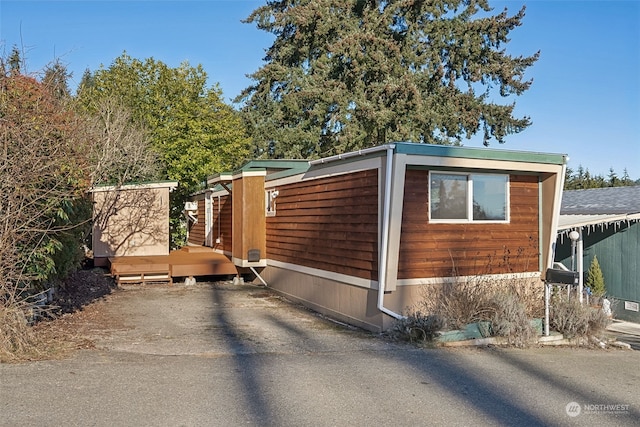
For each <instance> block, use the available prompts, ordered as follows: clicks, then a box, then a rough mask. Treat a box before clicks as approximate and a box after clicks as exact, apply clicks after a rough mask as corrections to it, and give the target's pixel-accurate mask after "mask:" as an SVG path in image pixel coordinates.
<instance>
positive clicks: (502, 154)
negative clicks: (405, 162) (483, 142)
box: [395, 142, 567, 165]
mask: <svg viewBox="0 0 640 427" xmlns="http://www.w3.org/2000/svg"><path fill="white" fill-rule="evenodd" d="M395 144H396V153H402V154H409V155H418V156H434V157H455V158H467V159H484V160H505V161H511V162H528V163H545V164H553V165H563V164H565V163H566V159H567V156H566V154H553V153H535V152H531V151H511V150H497V149H492V148H474V147H458V146H453V145H433V144H416V143H410V142H398V143H395Z"/></svg>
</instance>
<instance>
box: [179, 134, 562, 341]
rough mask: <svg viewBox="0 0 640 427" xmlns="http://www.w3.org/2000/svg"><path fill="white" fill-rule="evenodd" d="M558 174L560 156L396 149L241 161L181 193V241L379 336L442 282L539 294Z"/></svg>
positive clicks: (549, 260)
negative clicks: (184, 197) (515, 287)
mask: <svg viewBox="0 0 640 427" xmlns="http://www.w3.org/2000/svg"><path fill="white" fill-rule="evenodd" d="M565 167H566V156H565V155H562V154H548V153H533V152H518V151H508V150H496V149H486V148H465V147H453V146H442V145H428V144H414V143H403V142H400V143H394V144H387V145H383V146H378V147H372V148H369V149H365V150H360V151H356V152H351V153H345V154H341V155H337V156H332V157H328V158H322V159H318V160H314V161H310V162H300V161H283V160H273V161H268V160H265V161H259V162H257V161H254V162H250V163H248V164H247V165H245V167H243V168H242V169H241V170H239V171H236V172H234V173H230V174H222V175H217V176H214V177H212V178H211V179H210V180H209V186H210V188H209V189H208V190H206V191H205V192H202V193H199V194H195V195H194V196H193V202H196V203H197V215H195V216H194V218H193V220H192V222H193V224H192V225H191V226H190V227H191V228H190V236H189V241H190V242H191V243H192V244H203V243H204V244H205V245H210V246H212V247H214V248H215V249H216V250H217V251H221V252H223V253H225V254H227V256H229V257H232V258H233V260H234V262H235V264H236V265H237V266H240V267H246V268H252V269H253V271H254V272H256V273H257V274H259V276H260V279H261V280H263V281H264V282H265V283H267V284H268V285H269V286H270V287H271V288H273V289H275V290H277V291H278V292H280V293H282V294H284V295H286V296H287V297H289V298H290V299H293V300H295V301H298V302H301V303H303V304H305V305H307V306H309V307H311V308H313V309H315V310H317V311H319V312H321V313H325V314H328V315H331V316H333V317H335V318H338V319H341V320H344V321H346V322H348V323H351V324H354V325H357V326H360V327H363V328H366V329H369V330H373V331H381V330H385V329H388V328H389V327H391V326H392V325H393V324H394V320H395V318H397V317H398V316H399V313H402V312H404V311H405V310H406V309H407V307H410V306H412V305H413V304H415V303H416V302H417V301H418V300H419V298H421V296H422V294H423V293H424V291H425V287H428V286H433V285H437V284H439V283H443V282H446V281H450V280H452V279H460V280H466V278H471V277H474V276H476V275H489V276H495V277H497V278H500V277H521V278H525V279H527V280H529V279H530V280H531V281H532V283H533V285H534V286H539V287H540V289H542V286H543V285H542V279H541V278H542V277H543V272H544V271H545V270H546V268H548V267H550V266H551V265H552V264H553V244H554V243H555V238H556V227H557V220H558V216H559V213H560V199H561V194H562V181H563V177H564V172H565ZM258 176H259V178H257V177H258ZM248 177H251V178H255V182H253V184H256V186H255V188H254V187H253V186H252V188H251V191H249V192H248V191H247V183H246V182H245V180H246V179H247V178H248ZM258 181H259V182H258ZM259 187H260V190H259V191H258V188H259ZM239 198H241V200H238V199H239ZM231 199H232V200H231ZM207 200H209V201H207ZM208 206H211V209H209V208H208ZM191 207H195V206H191ZM198 224H200V225H198ZM196 226H198V227H201V229H198V228H196ZM207 236H211V237H210V238H208V237H207ZM505 258H508V260H507V262H505ZM490 260H493V262H490Z"/></svg>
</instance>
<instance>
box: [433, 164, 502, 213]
mask: <svg viewBox="0 0 640 427" xmlns="http://www.w3.org/2000/svg"><path fill="white" fill-rule="evenodd" d="M432 174H436V175H461V176H466V177H467V218H465V219H440V218H431V175H432ZM473 175H485V176H506V177H507V181H506V183H505V186H506V188H505V198H506V212H505V219H475V220H474V219H473V179H472V176H473ZM510 183H511V175H510V174H508V173H482V172H480V173H478V172H453V171H447V170H434V171H429V182H428V183H427V185H428V186H429V189H428V193H429V201H428V203H429V205H428V206H429V222H430V223H435V224H508V223H509V222H510V221H511V193H510V189H511V185H510Z"/></svg>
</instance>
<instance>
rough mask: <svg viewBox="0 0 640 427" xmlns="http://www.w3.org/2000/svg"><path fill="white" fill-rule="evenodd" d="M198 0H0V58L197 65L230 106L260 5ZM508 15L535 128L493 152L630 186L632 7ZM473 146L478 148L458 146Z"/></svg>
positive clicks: (636, 51) (81, 65)
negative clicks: (528, 61)
mask: <svg viewBox="0 0 640 427" xmlns="http://www.w3.org/2000/svg"><path fill="white" fill-rule="evenodd" d="M263 3H264V2H263V1H253V0H229V1H224V0H208V1H158V0H154V1H88V0H85V1H77V0H76V1H29V0H22V1H11V0H0V51H3V52H5V53H7V52H9V51H10V49H11V47H12V46H13V45H14V44H15V45H18V46H19V47H21V48H22V49H23V50H24V51H25V52H26V57H27V65H28V67H29V71H30V72H37V71H38V70H41V69H42V68H43V67H44V66H45V65H46V64H47V63H48V62H50V61H52V60H54V59H56V58H58V59H59V60H60V61H61V62H62V63H64V64H65V65H67V67H68V69H69V70H70V71H72V72H73V80H72V82H71V86H72V87H73V88H75V86H76V85H77V83H78V81H79V80H80V78H81V76H82V73H83V72H84V70H85V69H87V68H89V69H91V70H96V69H98V68H99V67H100V65H101V64H102V65H104V66H109V64H110V63H111V62H112V61H113V59H115V58H116V57H118V56H120V55H121V54H122V52H123V51H125V50H126V51H127V53H128V54H129V55H130V56H132V57H134V58H139V59H145V58H148V57H153V58H155V59H156V60H160V61H163V62H165V63H166V64H168V65H170V66H178V65H179V64H180V63H181V62H183V61H188V62H189V63H190V64H191V65H194V66H195V65H197V64H202V66H203V67H204V69H205V71H206V72H207V74H208V76H209V80H210V83H211V84H214V83H219V85H220V87H221V89H222V90H223V93H224V97H225V100H227V101H229V100H230V99H232V98H233V97H235V96H236V95H237V94H239V93H240V91H241V90H242V89H243V88H245V87H246V86H248V85H249V84H250V83H251V82H250V80H249V79H247V78H246V77H245V76H246V74H250V73H252V72H254V71H256V70H257V69H258V68H259V67H260V65H261V64H262V58H263V56H264V51H265V49H266V48H267V47H269V46H270V44H271V42H272V40H273V38H272V36H271V35H269V34H267V33H264V32H262V31H259V30H257V29H256V28H255V26H253V25H249V24H243V23H241V22H240V21H241V20H242V19H244V18H246V17H247V16H248V15H249V14H250V13H251V11H253V10H254V9H255V8H257V7H258V6H260V5H261V4H263ZM490 4H491V5H492V6H494V7H495V9H496V11H501V10H502V9H503V8H504V7H507V8H508V9H509V13H510V14H514V13H516V12H517V10H519V8H520V7H521V6H522V5H523V4H526V6H527V12H526V16H525V18H524V23H523V25H522V26H521V27H519V28H517V29H515V30H514V31H513V32H512V33H511V42H510V43H508V44H507V45H506V48H507V51H508V52H509V53H511V54H514V55H520V54H522V55H530V54H532V53H534V52H536V51H538V50H540V51H541V57H540V60H539V61H538V62H537V63H536V64H535V65H534V66H533V67H531V68H530V69H529V70H528V72H527V77H529V78H533V79H534V82H533V85H532V87H531V89H530V90H529V91H527V92H525V94H524V95H522V96H520V97H517V98H516V99H515V101H516V114H517V115H520V116H522V115H528V116H530V117H531V119H532V121H533V124H532V126H530V127H529V128H528V129H527V130H525V131H524V132H522V133H520V134H517V135H512V136H510V137H508V138H507V141H506V143H505V144H503V145H499V144H498V143H493V144H492V146H491V147H492V148H501V149H509V150H524V151H536V152H552V153H566V154H568V155H569V157H570V161H569V166H570V167H572V168H574V169H575V168H577V167H578V165H582V166H583V167H585V168H588V169H589V171H590V172H591V173H592V174H601V175H605V176H607V175H608V173H609V168H611V167H613V169H614V170H615V171H616V173H617V174H618V175H619V176H620V175H622V173H623V170H624V169H625V168H626V169H627V170H628V172H629V174H630V175H631V177H632V178H633V179H638V178H640V1H638V0H628V1H561V0H557V1H538V0H534V1H532V0H521V1H515V0H514V1H491V0H490ZM464 145H466V146H481V141H480V139H479V138H477V139H472V140H471V141H467V140H465V141H464Z"/></svg>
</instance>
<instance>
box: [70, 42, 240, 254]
mask: <svg viewBox="0 0 640 427" xmlns="http://www.w3.org/2000/svg"><path fill="white" fill-rule="evenodd" d="M78 99H79V101H80V103H81V105H83V106H84V108H85V109H86V110H87V111H89V112H92V113H95V112H97V111H98V106H99V105H100V102H102V101H104V100H105V99H111V100H115V101H116V102H119V103H120V104H121V105H122V106H123V107H125V108H126V109H127V110H128V111H130V112H131V123H133V124H134V125H135V126H137V127H139V128H141V129H145V130H146V131H147V132H148V135H149V139H150V142H151V146H152V147H153V149H154V150H155V152H156V153H158V155H159V157H160V161H161V165H162V169H163V170H162V172H163V174H162V175H163V177H164V178H167V179H171V180H176V181H178V182H179V183H180V186H179V188H178V190H177V191H176V192H174V196H173V197H172V212H171V218H172V230H173V231H172V235H173V237H174V244H176V245H177V244H179V243H180V242H179V240H180V237H181V234H180V232H179V230H180V225H181V223H182V215H181V211H182V206H183V203H184V200H185V198H186V196H187V195H188V194H189V193H190V192H192V191H193V190H194V189H196V188H198V187H199V186H200V185H201V183H202V182H203V181H204V179H205V178H206V177H207V176H208V175H211V174H213V173H215V172H221V171H226V170H231V169H233V168H234V167H235V166H238V165H240V164H241V163H242V162H244V161H245V160H246V159H247V157H248V155H249V142H250V141H249V138H248V137H247V136H246V132H245V127H244V124H243V123H242V120H241V119H240V116H239V114H238V113H237V112H236V111H235V110H233V108H231V107H230V106H229V105H227V104H225V103H224V102H223V101H222V93H221V91H220V89H219V88H218V87H217V85H216V86H213V87H208V86H207V74H206V73H205V72H204V70H203V69H202V67H201V66H196V67H192V66H190V65H189V64H188V63H183V64H181V65H180V66H179V67H177V68H171V67H169V66H167V65H166V64H164V63H163V62H161V61H157V60H155V59H153V58H148V59H146V60H144V61H141V60H138V59H134V58H131V57H130V56H128V55H127V54H126V53H124V54H122V55H121V56H120V57H118V58H116V59H115V60H114V61H113V62H112V63H111V65H110V66H109V67H108V68H101V69H99V70H97V71H95V72H94V73H93V74H92V73H89V72H87V73H85V75H84V76H83V78H82V84H81V86H80V88H79V90H78Z"/></svg>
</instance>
